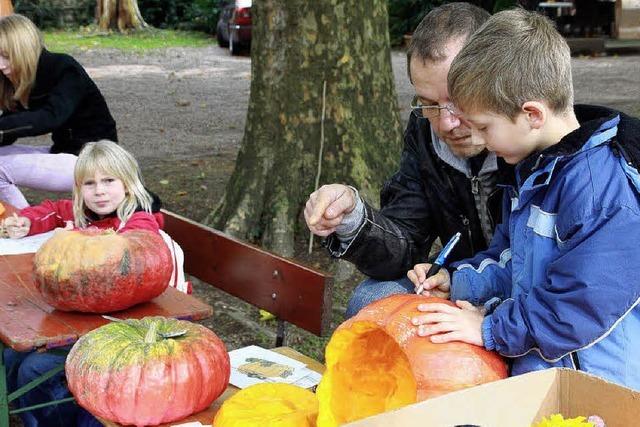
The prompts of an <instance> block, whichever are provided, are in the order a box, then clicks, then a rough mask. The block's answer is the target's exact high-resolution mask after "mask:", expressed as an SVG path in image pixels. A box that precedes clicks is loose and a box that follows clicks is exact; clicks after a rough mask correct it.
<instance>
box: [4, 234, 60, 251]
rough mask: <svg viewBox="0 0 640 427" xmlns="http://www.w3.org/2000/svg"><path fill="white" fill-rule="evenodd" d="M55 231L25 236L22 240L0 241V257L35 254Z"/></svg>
mask: <svg viewBox="0 0 640 427" xmlns="http://www.w3.org/2000/svg"><path fill="white" fill-rule="evenodd" d="M53 233H55V231H49V232H47V233H42V234H36V235H35V236H27V237H23V238H22V239H0V255H19V254H32V253H35V252H36V251H37V250H38V248H40V246H42V245H43V244H44V242H46V241H47V240H49V238H50V237H51V236H53Z"/></svg>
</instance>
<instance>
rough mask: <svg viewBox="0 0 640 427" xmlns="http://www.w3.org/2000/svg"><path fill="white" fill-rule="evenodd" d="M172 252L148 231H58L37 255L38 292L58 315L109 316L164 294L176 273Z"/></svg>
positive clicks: (160, 238) (155, 235)
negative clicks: (106, 314)
mask: <svg viewBox="0 0 640 427" xmlns="http://www.w3.org/2000/svg"><path fill="white" fill-rule="evenodd" d="M172 268H173V265H172V262H171V253H170V252H169V248H167V245H166V244H165V243H164V240H162V237H161V236H160V235H159V234H156V233H153V232H151V231H148V230H131V231H127V232H124V233H119V234H118V233H115V232H114V231H111V230H98V229H87V230H73V231H59V232H57V233H55V234H54V235H53V237H51V238H50V239H49V240H48V241H47V242H46V243H45V244H44V245H42V247H40V249H39V250H38V252H36V255H35V260H34V269H35V277H36V283H37V287H38V290H39V291H40V294H41V295H42V297H43V298H44V300H45V301H46V302H47V303H48V304H49V305H51V306H53V307H55V308H57V309H58V310H64V311H82V312H89V313H108V312H110V311H117V310H124V309H125V308H128V307H131V306H133V305H135V304H139V303H141V302H145V301H149V300H150V299H153V298H155V297H157V296H158V295H160V294H161V293H162V292H163V291H164V290H165V289H166V288H167V286H168V284H169V280H170V279H171V272H172Z"/></svg>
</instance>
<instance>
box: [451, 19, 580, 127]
mask: <svg viewBox="0 0 640 427" xmlns="http://www.w3.org/2000/svg"><path fill="white" fill-rule="evenodd" d="M448 86H449V95H450V98H451V100H452V101H453V103H454V104H455V105H456V106H457V107H459V108H461V109H462V110H464V111H491V112H493V113H496V114H500V115H503V116H506V117H508V118H510V119H511V120H514V119H515V118H516V116H517V115H518V113H519V112H520V111H521V107H522V104H524V103H525V102H527V101H542V102H544V103H545V104H546V105H547V106H548V107H549V108H551V110H552V111H553V112H554V113H558V114H561V113H563V112H565V111H567V110H568V109H570V108H571V107H572V105H573V82H572V80H571V52H570V50H569V46H568V45H567V42H566V41H565V40H564V38H562V36H561V35H560V33H558V31H556V29H555V28H554V26H553V23H552V22H551V21H550V20H549V19H548V18H546V17H544V16H542V15H540V14H538V13H535V12H528V11H526V10H524V9H513V10H506V11H503V12H499V13H497V14H495V15H493V16H492V17H491V18H489V20H488V21H487V22H486V23H485V24H484V25H483V26H482V27H481V28H480V29H479V30H478V31H477V32H476V33H475V34H473V36H472V37H471V38H470V39H469V42H468V43H467V44H466V45H465V46H464V47H463V48H462V50H461V51H460V53H459V54H458V55H457V56H456V58H455V59H454V60H453V62H452V64H451V68H450V69H449V75H448Z"/></svg>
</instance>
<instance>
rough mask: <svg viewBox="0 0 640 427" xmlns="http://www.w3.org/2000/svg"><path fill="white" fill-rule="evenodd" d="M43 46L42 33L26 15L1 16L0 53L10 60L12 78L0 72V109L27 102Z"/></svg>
mask: <svg viewBox="0 0 640 427" xmlns="http://www.w3.org/2000/svg"><path fill="white" fill-rule="evenodd" d="M43 48H44V43H43V41H42V34H41V33H40V31H39V30H38V28H37V27H36V26H35V24H34V23H33V22H31V21H30V20H29V18H27V17H25V16H22V15H18V14H14V15H9V16H5V17H3V18H0V54H2V55H4V56H6V57H7V59H8V60H9V64H10V65H11V78H12V79H13V82H12V81H11V80H9V79H8V78H7V77H5V75H4V74H2V73H0V110H3V111H11V110H15V109H16V105H17V102H20V104H22V106H23V107H27V106H28V103H29V94H30V93H31V89H32V88H33V84H34V82H35V80H36V71H37V70H38V60H39V59H40V53H42V49H43Z"/></svg>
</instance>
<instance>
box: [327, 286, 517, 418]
mask: <svg viewBox="0 0 640 427" xmlns="http://www.w3.org/2000/svg"><path fill="white" fill-rule="evenodd" d="M424 302H437V303H441V304H450V305H451V304H453V303H451V302H450V301H445V300H442V299H439V298H429V297H424V296H419V295H409V294H407V295H393V296H390V297H387V298H384V299H382V300H379V301H376V302H374V303H372V304H370V305H368V306H367V307H365V308H363V309H362V310H360V312H359V313H358V314H357V315H356V316H354V317H352V318H351V319H349V320H347V321H345V322H344V323H342V324H341V325H340V326H339V327H338V328H337V329H336V331H335V332H334V333H333V336H332V337H331V339H330V340H329V343H328V344H327V347H326V351H325V362H326V366H327V369H326V371H325V374H324V375H323V377H322V381H321V382H320V385H319V386H318V390H317V393H316V394H317V396H318V402H319V412H318V427H334V426H339V425H342V424H343V423H347V422H350V421H355V420H358V419H361V418H365V417H368V416H371V415H375V414H378V413H381V412H385V411H389V410H393V409H396V408H399V407H402V406H405V405H408V404H411V403H415V402H418V401H422V400H425V399H429V398H431V397H435V396H440V395H442V394H445V393H449V392H452V391H456V390H461V389H463V388H467V387H471V386H474V385H478V384H483V383H486V382H490V381H495V380H498V379H501V378H506V376H507V368H506V364H505V363H504V361H503V360H502V358H501V357H500V356H499V355H498V354H496V353H493V352H490V351H487V350H485V349H484V348H482V347H478V346H475V345H471V344H465V343H462V342H451V343H446V344H434V343H432V342H431V340H430V339H428V338H426V337H419V336H418V335H417V328H416V327H415V326H413V324H412V323H411V319H412V318H413V317H414V316H416V315H418V314H420V312H419V311H418V310H417V306H418V304H420V303H424Z"/></svg>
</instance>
